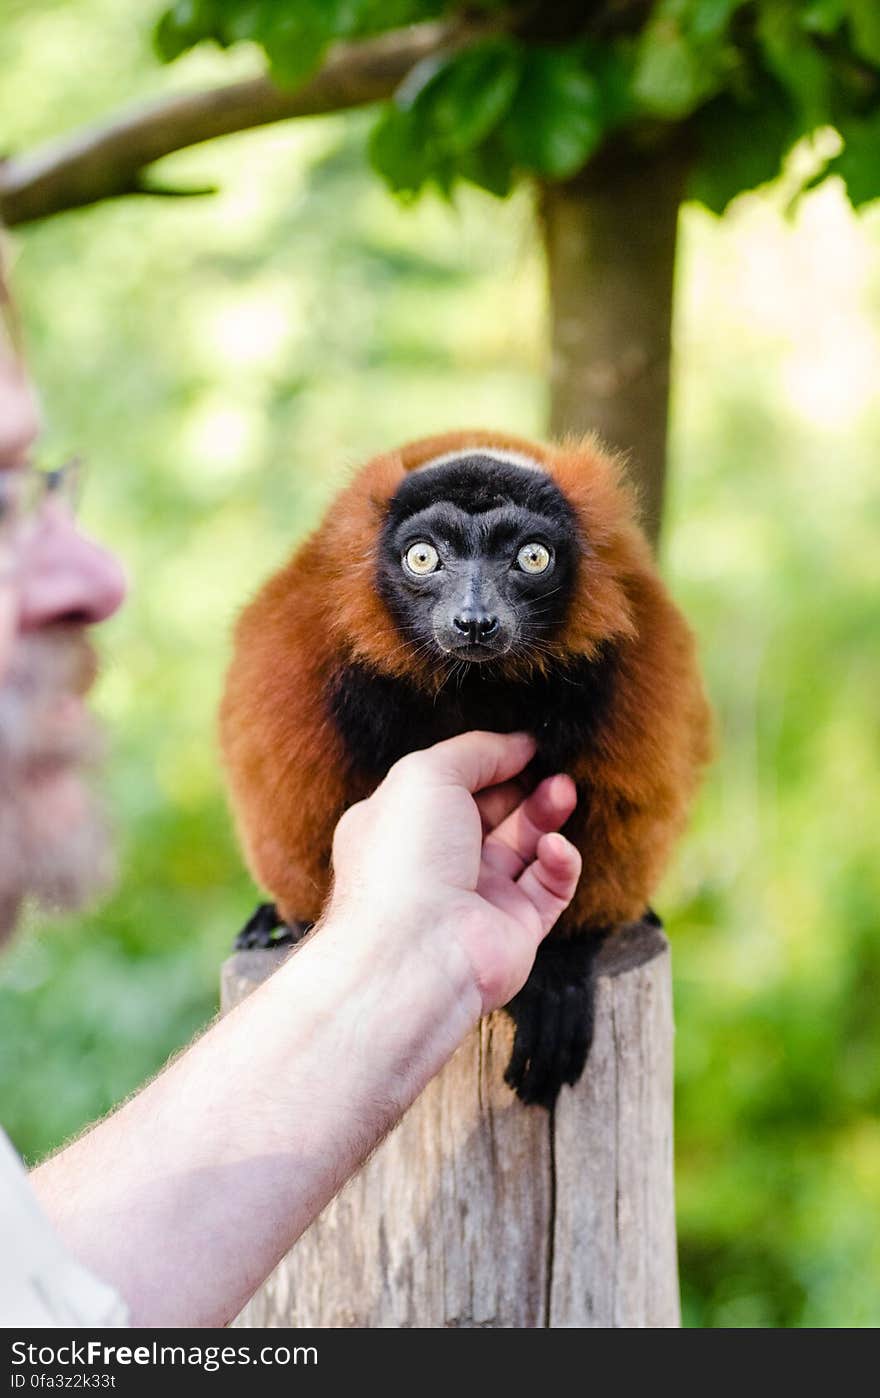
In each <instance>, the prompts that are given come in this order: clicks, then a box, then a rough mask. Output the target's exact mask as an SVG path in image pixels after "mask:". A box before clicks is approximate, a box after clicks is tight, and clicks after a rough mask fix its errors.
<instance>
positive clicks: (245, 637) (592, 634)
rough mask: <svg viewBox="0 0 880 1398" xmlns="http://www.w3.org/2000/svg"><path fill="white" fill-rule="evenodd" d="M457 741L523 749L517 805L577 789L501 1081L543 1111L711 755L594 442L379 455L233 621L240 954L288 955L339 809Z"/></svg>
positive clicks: (625, 513)
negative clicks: (245, 889) (405, 760)
mask: <svg viewBox="0 0 880 1398" xmlns="http://www.w3.org/2000/svg"><path fill="white" fill-rule="evenodd" d="M469 729H493V730H495V731H500V732H511V731H514V730H527V731H530V732H531V733H533V734H534V735H535V737H536V739H537V744H538V746H537V753H536V756H535V758H534V759H533V761H532V763H531V764H530V766H529V768H528V769H527V771H526V778H527V782H528V784H530V785H534V784H535V783H536V782H537V781H538V780H540V778H541V777H543V776H545V775H548V774H549V773H552V772H560V771H561V772H568V773H570V774H571V776H572V777H573V778H574V780H575V783H576V785H577V793H578V803H577V808H576V810H575V812H574V814H573V815H572V816H571V818H570V820H569V821H568V822H567V824H566V825H565V826H564V833H565V834H566V835H567V836H568V838H569V839H570V840H572V841H573V843H574V844H576V845H577V847H578V849H579V850H580V852H581V855H582V856H583V873H582V876H581V879H580V882H579V885H578V888H577V891H576V893H575V896H574V898H573V900H572V902H571V905H570V906H569V908H568V909H567V911H566V912H565V913H564V914H563V915H562V917H561V918H560V920H559V922H558V924H557V926H556V927H555V928H554V930H553V932H552V933H551V935H550V937H549V938H547V939H546V940H545V942H544V943H543V944H542V947H541V949H540V951H539V953H538V958H537V961H536V963H535V967H534V969H533V971H532V974H531V976H530V977H529V980H528V982H527V983H526V985H525V987H524V988H523V990H522V991H520V993H519V994H518V995H517V996H516V997H515V998H514V1000H512V1001H511V1003H510V1005H509V1006H507V1010H508V1012H509V1014H510V1015H511V1016H512V1018H513V1020H514V1023H515V1026H516V1033H515V1037H514V1047H513V1054H512V1057H511V1062H510V1065H509V1067H508V1070H507V1074H506V1077H507V1081H508V1083H509V1084H510V1085H511V1086H512V1087H513V1088H514V1089H515V1090H516V1092H517V1093H518V1095H519V1096H520V1098H521V1099H522V1100H523V1101H525V1102H538V1103H541V1104H543V1105H545V1106H549V1105H552V1103H553V1102H554V1101H555V1100H556V1096H557V1094H558V1091H559V1088H560V1086H561V1084H562V1083H563V1082H568V1083H573V1082H575V1081H576V1080H577V1079H578V1077H579V1076H580V1073H581V1071H582V1069H583V1066H584V1063H585V1061H586V1056H587V1053H588V1051H589V1047H590V1040H591V1037H592V1001H593V959H594V954H595V951H596V949H597V948H598V947H599V946H600V945H601V943H602V941H603V939H604V938H605V937H607V935H608V934H609V933H610V932H613V930H614V929H615V928H618V927H620V926H621V925H623V924H625V923H628V922H632V921H635V920H637V919H640V918H642V917H645V916H647V917H648V918H649V919H651V920H656V919H655V915H654V914H653V913H652V912H651V911H650V909H649V908H648V900H649V898H650V896H651V894H652V892H653V890H654V888H655V887H656V885H657V882H658V880H659V878H660V876H661V873H662V872H663V869H664V867H665V865H666V862H667V858H668V856H669V853H670V850H671V846H672V843H673V841H674V839H675V837H676V835H677V834H678V833H679V831H680V830H681V828H682V826H683V824H684V820H685V816H686V813H687V808H688V805H689V802H690V799H691V796H692V794H693V792H694V789H695V786H696V784H697V780H698V776H699V772H700V768H701V766H702V765H703V763H704V762H705V761H706V759H707V756H708V749H709V736H708V735H709V711H708V707H707V704H706V700H705V698H704V694H703V689H702V685H701V682H700V677H699V673H698V670H697V665H696V660H695V654H694V644H693V640H692V637H691V633H690V630H689V629H688V626H687V624H686V623H685V621H684V619H683V618H682V616H681V614H680V613H679V611H678V609H677V608H676V607H675V605H674V603H673V602H672V601H671V599H670V597H669V595H668V593H667V591H666V588H665V587H664V585H663V583H662V582H661V580H660V578H659V576H658V574H657V571H656V569H655V566H654V563H653V561H652V558H651V553H650V549H649V546H648V544H647V542H646V541H645V538H644V537H643V535H642V533H641V532H640V530H639V528H638V526H637V525H636V523H635V515H634V506H633V500H632V498H631V495H630V493H629V491H628V490H627V488H626V486H625V485H624V484H623V482H622V479H621V476H620V473H619V470H618V468H617V465H616V463H615V461H614V459H613V458H611V457H609V456H608V455H607V454H605V453H604V452H603V451H602V450H601V449H600V448H599V446H598V445H597V443H596V442H595V441H594V440H592V439H587V440H585V441H572V442H566V443H563V444H562V445H559V446H554V445H538V444H536V443H533V442H529V441H525V440H523V439H520V438H517V437H512V436H508V435H507V434H506V433H495V432H485V431H478V432H454V433H448V434H446V435H444V436H439V437H430V438H425V439H423V440H421V441H417V442H411V443H409V444H408V445H407V446H404V447H401V448H400V449H399V450H397V451H391V452H387V453H384V454H383V455H381V456H377V457H375V458H374V459H373V460H372V461H370V462H368V463H367V465H366V466H364V467H363V468H362V469H361V470H360V471H358V472H357V474H356V475H355V476H354V478H353V480H352V481H351V483H350V484H349V485H348V487H347V488H346V489H344V490H342V492H341V493H340V494H339V495H338V496H337V497H336V499H335V500H334V501H333V503H332V504H331V506H330V509H329V510H328V512H327V514H326V516H325V518H324V520H323V523H322V524H321V525H320V526H319V528H318V529H317V530H316V531H315V532H314V533H313V534H312V535H311V537H310V538H308V539H307V540H306V541H305V543H304V544H303V545H302V546H301V547H300V548H299V549H298V550H297V552H296V553H295V554H294V556H293V558H292V559H291V560H290V562H288V563H287V565H286V566H285V567H283V568H282V569H281V570H280V571H279V572H277V573H276V574H275V575H274V576H273V577H271V578H270V579H269V581H268V582H267V583H266V584H265V585H264V586H263V588H262V590H261V591H260V592H259V593H258V595H257V597H256V598H255V600H254V601H252V602H251V603H250V605H249V606H248V607H247V608H246V609H245V611H244V613H243V615H242V616H241V618H240V620H239V623H238V627H237V630H236V634H235V645H234V654H233V660H232V663H231V666H230V669H229V675H228V679H227V685H226V691H225V695H224V698H223V702H222V707H221V743H222V749H223V755H224V759H225V764H226V769H227V772H228V779H229V785H230V790H231V797H232V804H233V808H234V812H235V815H236V819H237V824H238V829H239V833H240V836H241V839H242V842H243V845H244V848H245V851H246V854H247V859H248V863H249V865H250V868H251V871H252V873H253V875H254V877H255V879H256V880H257V882H258V883H260V884H261V885H262V886H263V887H264V888H266V889H267V890H268V891H269V893H270V894H271V896H272V898H273V899H274V902H273V903H269V904H264V905H262V906H261V908H259V909H258V910H257V913H256V914H255V915H254V917H253V918H252V919H251V921H250V923H249V924H248V925H247V927H246V928H245V930H244V932H243V933H242V935H241V937H240V938H239V942H238V945H245V946H247V945H269V944H272V943H273V942H275V941H277V940H279V935H278V931H277V929H278V928H281V929H282V931H281V936H282V937H284V938H286V939H289V940H296V939H297V938H298V937H300V936H302V935H303V933H304V932H305V931H306V930H307V928H308V926H309V925H310V924H311V923H312V922H314V921H315V920H316V919H317V918H318V916H319V915H320V912H321V909H322V906H323V904H324V901H325V899H326V897H327V894H328V892H329V886H330V877H331V871H330V853H331V844H332V838H333V831H334V828H335V825H336V822H337V821H338V819H339V817H340V815H341V814H342V812H343V811H344V810H345V809H346V808H347V807H348V806H350V805H351V804H353V803H354V802H355V801H358V800H361V799H362V798H363V797H365V796H367V795H368V794H369V793H370V792H371V791H372V790H373V789H374V788H375V787H376V786H377V785H378V784H379V782H380V781H381V780H382V778H383V777H384V775H385V773H386V772H387V771H388V769H389V767H391V765H392V764H393V763H394V762H396V761H397V759H398V758H400V757H402V756H403V755H404V754H405V753H407V752H411V751H413V750H414V749H416V748H423V747H427V746H429V745H430V744H432V743H434V742H437V741H439V740H440V739H442V738H448V737H451V736H452V735H453V734H456V733H463V732H466V731H468V730H469Z"/></svg>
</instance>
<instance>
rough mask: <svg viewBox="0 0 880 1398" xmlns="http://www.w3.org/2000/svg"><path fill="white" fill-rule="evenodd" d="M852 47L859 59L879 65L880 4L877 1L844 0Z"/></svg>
mask: <svg viewBox="0 0 880 1398" xmlns="http://www.w3.org/2000/svg"><path fill="white" fill-rule="evenodd" d="M846 9H847V14H848V17H849V27H850V30H851V32H852V36H853V45H854V47H855V50H856V53H857V54H858V55H859V56H860V57H861V58H866V59H867V60H868V62H869V63H877V64H880V4H878V0H846Z"/></svg>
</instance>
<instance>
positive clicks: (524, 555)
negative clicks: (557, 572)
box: [516, 544, 550, 573]
mask: <svg viewBox="0 0 880 1398" xmlns="http://www.w3.org/2000/svg"><path fill="white" fill-rule="evenodd" d="M516 561H517V563H518V564H519V566H520V567H521V568H522V570H523V572H524V573H546V571H547V569H548V568H549V567H550V550H549V549H548V548H545V547H544V545H543V544H523V546H522V548H521V549H520V551H519V553H518V554H517V555H516Z"/></svg>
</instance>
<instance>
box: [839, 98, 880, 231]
mask: <svg viewBox="0 0 880 1398" xmlns="http://www.w3.org/2000/svg"><path fill="white" fill-rule="evenodd" d="M838 129H839V131H840V134H841V136H842V137H843V141H844V147H843V150H842V151H841V152H840V154H839V155H837V156H835V157H834V159H833V160H832V161H830V162H829V165H828V170H827V173H828V174H829V175H840V176H841V178H842V179H843V182H844V184H845V185H846V192H847V194H848V195H849V200H850V203H851V204H852V206H853V208H855V209H858V208H861V206H862V205H863V204H869V203H871V201H872V200H874V199H878V198H880V112H875V113H874V114H873V116H870V117H867V118H865V119H863V120H858V119H852V120H850V121H844V122H840V124H839V127H838Z"/></svg>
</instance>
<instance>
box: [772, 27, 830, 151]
mask: <svg viewBox="0 0 880 1398" xmlns="http://www.w3.org/2000/svg"><path fill="white" fill-rule="evenodd" d="M801 19H802V14H801V8H800V5H799V4H797V3H795V0H762V3H761V10H760V14H759V16H758V26H757V35H758V41H759V43H760V45H761V49H762V52H763V55H764V58H765V61H766V63H767V67H768V68H769V70H770V72H771V73H773V75H774V76H775V77H776V78H777V79H778V81H779V82H780V83H782V85H783V87H785V88H787V89H788V91H789V92H790V93H791V95H792V97H793V98H794V101H795V102H796V104H797V105H798V107H800V110H801V112H802V113H803V121H804V126H805V128H806V129H807V130H812V129H814V128H815V127H817V126H821V125H823V124H824V123H826V122H829V121H830V120H831V72H830V69H829V66H828V62H827V60H826V58H825V56H824V54H823V53H821V52H820V50H819V49H818V48H817V47H816V45H815V43H814V42H813V40H812V39H811V38H810V36H809V34H807V33H805V31H804V29H803V25H802V23H801Z"/></svg>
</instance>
